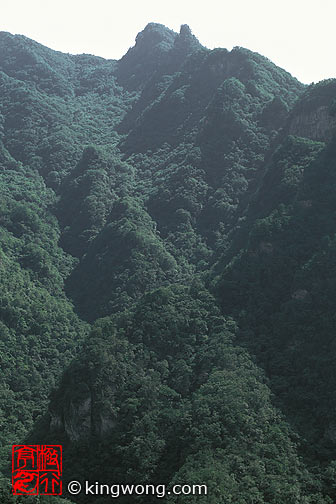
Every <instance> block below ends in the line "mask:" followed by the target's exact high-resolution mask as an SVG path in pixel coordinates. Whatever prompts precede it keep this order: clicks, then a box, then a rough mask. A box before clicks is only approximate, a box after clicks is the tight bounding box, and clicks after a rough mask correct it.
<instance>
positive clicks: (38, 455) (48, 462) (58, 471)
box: [12, 445, 62, 495]
mask: <svg viewBox="0 0 336 504" xmlns="http://www.w3.org/2000/svg"><path fill="white" fill-rule="evenodd" d="M12 487H13V494H14V495H27V494H28V495H61V494H62V446H61V445H13V447H12Z"/></svg>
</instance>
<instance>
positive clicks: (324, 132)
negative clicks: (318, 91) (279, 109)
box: [289, 105, 336, 142]
mask: <svg viewBox="0 0 336 504" xmlns="http://www.w3.org/2000/svg"><path fill="white" fill-rule="evenodd" d="M335 127H336V120H335V118H334V117H332V116H331V115H330V112H329V107H328V106H325V105H322V106H319V107H317V108H316V109H314V110H309V111H302V112H301V113H299V114H296V115H294V116H293V117H292V119H291V121H290V125H289V134H290V135H295V136H300V137H305V138H310V139H311V140H317V141H321V142H327V141H328V140H330V138H331V136H332V133H333V131H334V129H335Z"/></svg>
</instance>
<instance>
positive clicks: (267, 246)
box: [259, 241, 273, 254]
mask: <svg viewBox="0 0 336 504" xmlns="http://www.w3.org/2000/svg"><path fill="white" fill-rule="evenodd" d="M259 250H260V252H265V253H266V254H272V252H273V244H272V243H271V242H265V241H262V242H260V245H259Z"/></svg>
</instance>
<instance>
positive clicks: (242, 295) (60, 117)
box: [0, 23, 336, 504]
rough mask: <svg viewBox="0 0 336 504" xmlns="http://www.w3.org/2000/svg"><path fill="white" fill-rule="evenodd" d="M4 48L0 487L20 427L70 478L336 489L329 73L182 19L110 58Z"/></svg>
mask: <svg viewBox="0 0 336 504" xmlns="http://www.w3.org/2000/svg"><path fill="white" fill-rule="evenodd" d="M0 49H1V50H0V89H1V93H0V164H1V171H0V180H1V181H0V191H1V212H0V230H1V234H0V254H1V257H0V271H1V280H2V283H1V287H2V288H1V293H0V331H1V338H0V342H1V353H0V355H1V371H0V376H1V400H0V411H1V421H2V426H3V428H2V430H1V432H0V446H1V458H0V460H1V467H0V469H1V471H2V474H3V477H4V485H3V489H2V493H3V497H2V499H3V501H4V502H16V501H15V499H14V497H11V496H10V494H9V493H8V491H7V487H6V483H5V480H6V478H7V477H8V475H9V452H10V447H11V445H12V444H13V443H20V442H23V441H27V442H29V443H36V444H56V443H60V444H62V445H63V447H64V487H65V488H66V482H67V481H70V480H73V479H76V480H78V481H84V480H86V479H89V480H92V481H100V482H102V483H110V484H112V483H113V482H118V483H120V484H132V483H134V482H139V483H141V484H149V485H160V484H163V483H164V484H166V485H167V486H169V488H172V487H173V486H174V485H175V484H182V485H183V484H190V485H193V484H199V485H202V484H205V485H208V495H203V496H198V497H197V499H198V500H200V502H209V503H210V504H218V503H223V504H224V503H225V504H226V503H229V502H232V503H233V502H234V503H235V504H246V503H250V502H252V501H253V502H255V503H258V504H263V503H264V504H266V503H267V504H280V503H281V504H282V503H288V504H309V503H310V504H331V503H332V502H333V500H334V499H335V498H336V492H335V485H334V474H335V461H334V451H335V442H336V437H335V420H334V409H335V407H336V403H335V394H334V390H335V386H334V385H335V383H336V380H335V372H334V369H335V362H334V360H335V357H334V353H335V352H334V350H333V346H334V342H333V334H334V324H335V320H334V319H335V317H334V309H333V305H334V300H335V296H336V292H335V285H336V277H335V271H334V270H335V268H334V263H335V257H334V252H335V250H336V249H335V215H336V214H335V211H336V208H335V198H334V193H335V190H336V187H335V188H334V185H335V180H334V178H335V175H334V173H335V170H334V164H335V154H336V139H335V126H336V120H335V117H336V116H335V114H336V108H335V107H336V106H335V103H336V81H335V80H328V81H322V82H321V83H318V84H316V85H311V86H304V85H303V84H301V83H300V82H298V81H297V80H296V79H294V78H293V77H292V76H291V75H290V74H288V73H287V72H285V71H284V70H283V69H280V68H278V67H277V66H275V65H274V64H273V63H272V62H270V61H269V60H268V59H266V58H264V57H262V56H261V55H259V54H257V53H254V52H251V51H249V50H247V49H244V48H241V47H236V48H234V49H232V50H231V51H227V50H226V49H220V48H219V49H214V50H209V49H207V48H205V47H203V46H202V45H201V44H200V43H199V42H198V40H197V39H196V37H195V36H194V35H193V34H192V32H191V30H190V28H189V27H188V26H187V25H182V27H181V30H180V32H179V33H175V32H174V31H172V30H170V29H168V28H166V27H165V26H163V25H160V24H156V23H150V24H149V25H147V26H146V27H145V29H144V30H143V31H142V32H140V33H139V34H138V35H137V37H136V42H135V45H134V47H132V48H130V49H129V51H128V52H127V53H126V54H125V56H123V58H121V60H119V61H115V60H104V59H103V58H100V57H96V56H92V55H76V56H74V55H70V54H62V53H60V52H56V51H52V50H50V49H48V48H46V47H43V46H41V45H40V44H38V43H36V42H34V41H32V40H30V39H28V38H26V37H24V36H18V35H15V36H13V35H11V34H9V33H5V32H0ZM64 496H65V497H67V498H70V499H71V500H72V501H74V502H91V501H92V502H93V501H94V499H95V497H94V496H93V497H92V499H91V497H85V496H84V495H78V496H77V497H75V496H70V495H69V494H68V493H67V492H65V493H64ZM134 498H136V499H137V501H138V502H144V501H145V500H146V501H149V502H154V501H156V500H157V497H155V496H154V495H151V496H145V495H143V496H140V495H139V496H138V497H134V496H133V497H130V496H127V495H123V496H120V500H121V502H125V503H129V502H130V501H131V499H134ZM88 499H89V500H88ZM104 499H105V500H104ZM110 499H111V496H106V497H105V498H104V497H102V498H101V501H102V502H104V501H106V502H110ZM167 500H168V502H171V503H173V502H177V496H176V495H175V496H174V495H173V494H170V495H168V496H167ZM178 500H179V501H180V500H181V502H193V501H194V500H195V498H194V497H193V496H188V495H184V496H179V497H178ZM32 502H34V499H32ZM46 502H47V501H46ZM50 502H55V503H56V502H58V501H57V500H56V499H54V498H50Z"/></svg>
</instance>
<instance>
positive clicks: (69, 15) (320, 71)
mask: <svg viewBox="0 0 336 504" xmlns="http://www.w3.org/2000/svg"><path fill="white" fill-rule="evenodd" d="M0 1H1V13H0V30H4V31H9V32H11V33H19V34H23V35H26V36H27V37H30V38H32V39H34V40H36V41H38V42H40V43H41V44H44V45H46V46H48V47H51V48H52V49H57V50H59V51H63V52H69V53H73V54H77V53H83V52H85V53H90V54H96V55H98V56H103V57H105V58H116V59H119V58H120V57H121V56H122V55H123V54H125V52H126V51H127V49H128V48H129V47H130V46H132V45H134V39H135V36H136V35H137V33H138V32H139V31H141V30H142V29H143V28H144V27H145V26H146V24H147V23H149V22H152V21H153V22H157V23H162V24H165V25H166V26H168V27H169V28H172V29H173V30H175V31H178V30H179V27H180V25H181V24H188V25H189V26H190V28H191V30H192V32H193V33H194V35H196V37H197V38H198V39H199V41H200V42H201V43H202V44H203V45H205V46H206V47H209V48H213V47H226V48H227V49H231V48H232V47H233V46H243V47H247V48H248V49H251V50H253V51H257V52H259V53H261V54H263V55H264V56H267V57H268V58H269V59H271V60H272V61H273V62H274V63H276V64H277V65H279V66H281V67H283V68H285V69H286V70H288V71H289V72H290V73H291V74H292V75H294V76H295V77H297V78H298V79H299V80H301V81H302V82H305V83H310V82H317V81H319V80H321V79H326V78H329V77H336V57H335V45H336V44H335V39H336V35H335V33H336V30H335V26H336V25H335V19H336V0H316V1H314V0H313V1H311V0H281V1H280V0H278V1H275V0H229V1H226V0H222V1H220V0H202V1H201V2H198V0H194V1H190V0H169V1H168V0H166V1H162V0H156V1H155V0H136V1H134V0H119V1H114V0H92V1H89V2H88V1H86V0H58V1H57V2H55V1H51V0H0Z"/></svg>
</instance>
